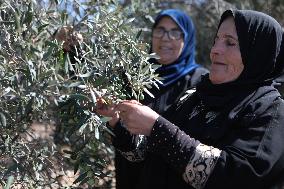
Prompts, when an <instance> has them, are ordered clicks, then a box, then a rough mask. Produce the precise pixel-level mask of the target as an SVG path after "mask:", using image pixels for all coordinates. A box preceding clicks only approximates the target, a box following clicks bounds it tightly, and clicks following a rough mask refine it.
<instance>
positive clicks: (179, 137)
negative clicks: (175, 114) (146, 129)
mask: <svg viewBox="0 0 284 189" xmlns="http://www.w3.org/2000/svg"><path fill="white" fill-rule="evenodd" d="M147 148H148V150H149V151H151V152H154V153H156V154H159V155H161V156H162V157H163V159H164V160H165V161H166V162H168V163H169V164H170V165H171V166H172V167H173V168H175V169H176V170H177V172H179V173H181V174H182V176H183V179H184V180H185V181H186V182H187V183H188V184H189V185H191V186H193V187H194V188H203V187H204V185H205V184H206V181H207V179H208V178H209V176H210V174H211V172H212V171H213V169H214V166H215V164H216V162H217V160H218V158H219V156H220V153H221V150H219V149H217V148H214V147H211V146H207V145H204V144H201V143H200V142H199V141H197V140H195V139H193V138H191V137H190V136H188V135H187V134H186V133H184V132H183V131H181V130H180V129H179V128H178V127H177V126H175V125H173V124H172V123H170V122H169V121H167V120H166V119H164V118H163V117H159V118H158V119H157V121H156V122H155V124H154V127H153V130H152V133H151V135H150V137H149V138H148V144H147Z"/></svg>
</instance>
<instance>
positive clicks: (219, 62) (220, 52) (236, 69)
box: [209, 17, 244, 84]
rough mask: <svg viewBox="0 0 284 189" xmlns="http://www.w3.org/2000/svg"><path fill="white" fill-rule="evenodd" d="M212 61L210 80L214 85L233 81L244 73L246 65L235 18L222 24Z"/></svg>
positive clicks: (230, 18) (212, 49)
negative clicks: (242, 55)
mask: <svg viewBox="0 0 284 189" xmlns="http://www.w3.org/2000/svg"><path fill="white" fill-rule="evenodd" d="M210 59H211V69H210V74H209V78H210V80H211V82H212V83H213V84H221V83H226V82H230V81H233V80H235V79H237V78H238V77H239V76H240V74H241V73H242V71H243V69H244V65H243V61H242V57H241V52H240V47H239V41H238V35H237V31H236V26H235V21H234V19H233V17H228V18H227V19H225V20H224V21H223V22H222V24H221V26H220V28H219V30H218V33H217V36H216V38H215V42H214V45H213V47H212V48H211V52H210Z"/></svg>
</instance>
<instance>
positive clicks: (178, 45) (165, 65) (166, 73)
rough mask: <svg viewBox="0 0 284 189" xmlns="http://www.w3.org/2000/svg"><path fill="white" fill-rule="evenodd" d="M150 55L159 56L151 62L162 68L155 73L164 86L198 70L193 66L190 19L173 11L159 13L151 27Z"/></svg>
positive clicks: (193, 53) (193, 30)
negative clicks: (160, 78)
mask: <svg viewBox="0 0 284 189" xmlns="http://www.w3.org/2000/svg"><path fill="white" fill-rule="evenodd" d="M151 52H154V53H156V54H157V55H158V56H160V59H158V60H154V59H152V60H151V61H152V62H155V63H159V64H161V65H162V66H161V67H160V68H159V69H158V70H157V73H159V76H161V77H162V79H163V80H162V82H163V86H168V85H171V84H173V83H175V82H176V81H177V80H179V79H180V78H182V77H183V76H185V75H187V74H188V73H190V72H194V70H195V69H196V68H198V67H200V65H199V64H196V62H195V28H194V25H193V22H192V20H191V19H190V17H189V16H188V15H187V14H186V13H184V12H182V11H180V10H176V9H167V10H164V11H162V12H160V14H159V15H158V16H157V18H156V20H155V24H154V25H153V31H152V48H151Z"/></svg>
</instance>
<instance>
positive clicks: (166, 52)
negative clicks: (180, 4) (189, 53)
mask: <svg viewBox="0 0 284 189" xmlns="http://www.w3.org/2000/svg"><path fill="white" fill-rule="evenodd" d="M155 29H162V30H165V31H172V32H175V31H181V30H180V28H179V26H178V25H177V24H176V23H175V22H174V21H173V20H172V19H171V18H170V17H167V16H165V17H162V18H161V19H160V20H159V23H158V24H157V25H156V27H155V28H154V30H155ZM183 47H184V40H183V37H181V38H180V39H170V38H169V33H164V35H163V37H162V38H157V37H152V50H153V52H155V53H157V55H158V56H160V59H158V60H157V61H158V63H160V64H163V65H168V64H171V63H173V62H174V61H176V60H177V59H178V57H179V56H180V55H181V53H182V49H183Z"/></svg>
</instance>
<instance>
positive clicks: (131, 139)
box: [113, 123, 147, 162]
mask: <svg viewBox="0 0 284 189" xmlns="http://www.w3.org/2000/svg"><path fill="white" fill-rule="evenodd" d="M114 134H115V137H114V138H113V145H114V147H115V148H116V149H117V150H118V151H119V152H120V153H121V154H122V156H123V157H125V158H126V159H127V160H128V161H131V162H140V161H143V160H144V159H145V151H146V144H147V139H146V137H145V136H143V135H132V134H131V133H130V132H129V131H127V130H126V129H125V127H124V126H123V123H119V124H118V125H116V126H115V128H114Z"/></svg>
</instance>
